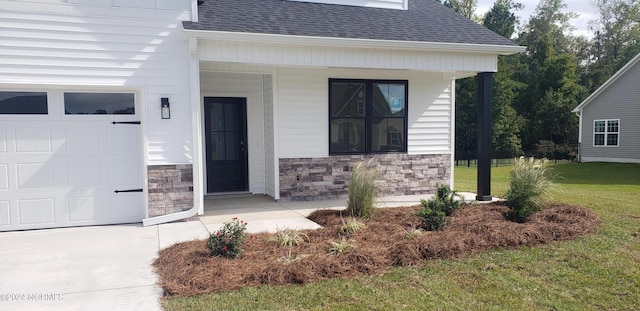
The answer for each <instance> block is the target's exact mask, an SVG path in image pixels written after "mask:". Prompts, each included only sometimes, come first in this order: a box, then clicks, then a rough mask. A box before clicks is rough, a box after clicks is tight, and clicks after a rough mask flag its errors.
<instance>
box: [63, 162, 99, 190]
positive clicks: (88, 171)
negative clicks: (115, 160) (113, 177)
mask: <svg viewBox="0 0 640 311" xmlns="http://www.w3.org/2000/svg"><path fill="white" fill-rule="evenodd" d="M66 167H67V172H66V173H67V174H66V175H67V183H66V184H67V186H69V187H95V186H97V185H100V184H101V181H100V162H98V161H73V162H69V163H67V165H66Z"/></svg>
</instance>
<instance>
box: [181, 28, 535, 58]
mask: <svg viewBox="0 0 640 311" xmlns="http://www.w3.org/2000/svg"><path fill="white" fill-rule="evenodd" d="M184 33H185V36H186V37H194V38H198V39H210V40H221V41H241V42H252V43H279V44H296V45H306V46H322V47H349V48H371V49H387V50H419V51H437V52H464V53H481V54H497V55H511V54H515V53H520V52H524V51H525V50H526V47H524V46H517V45H489V44H469V43H449V42H420V41H401V40H398V41H395V40H372V39H354V38H333V37H310V36H292V35H279V34H261V33H249V32H228V31H212V30H192V29H185V30H184Z"/></svg>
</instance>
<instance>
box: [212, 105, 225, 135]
mask: <svg viewBox="0 0 640 311" xmlns="http://www.w3.org/2000/svg"><path fill="white" fill-rule="evenodd" d="M212 105H213V109H210V110H209V111H211V130H212V131H224V104H220V103H213V104H212Z"/></svg>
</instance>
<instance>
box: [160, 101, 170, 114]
mask: <svg viewBox="0 0 640 311" xmlns="http://www.w3.org/2000/svg"><path fill="white" fill-rule="evenodd" d="M160 114H161V115H162V118H163V119H171V108H170V107H169V98H168V97H162V98H160Z"/></svg>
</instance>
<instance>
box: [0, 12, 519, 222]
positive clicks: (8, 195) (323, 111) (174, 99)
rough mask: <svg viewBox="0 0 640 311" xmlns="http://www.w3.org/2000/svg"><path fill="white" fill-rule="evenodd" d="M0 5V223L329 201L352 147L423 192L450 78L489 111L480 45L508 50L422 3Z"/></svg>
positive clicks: (444, 158)
mask: <svg viewBox="0 0 640 311" xmlns="http://www.w3.org/2000/svg"><path fill="white" fill-rule="evenodd" d="M336 3H340V4H336ZM0 16H1V17H2V18H1V19H0V29H1V32H0V231H6V230H22V229H36V228H53V227H67V226H85V225H97V224H115V223H131V222H141V221H142V222H143V224H145V225H150V224H157V223H161V222H167V221H173V220H178V219H183V218H188V217H191V216H194V215H196V214H198V213H202V212H203V200H204V196H205V195H210V194H218V193H230V192H231V193H237V192H240V193H251V194H261V195H267V196H270V197H272V198H273V199H276V200H318V199H329V198H339V197H343V196H345V194H346V183H347V179H348V177H349V174H350V173H349V171H350V169H351V168H352V166H353V164H354V163H355V162H357V161H362V160H365V161H371V163H372V165H376V167H377V169H378V171H379V174H380V180H379V185H380V187H381V189H382V192H383V193H384V194H386V195H402V194H423V193H432V192H433V191H434V188H435V186H436V184H437V183H446V184H452V181H453V176H452V171H453V170H452V168H453V159H454V157H453V150H454V146H453V143H454V139H453V135H454V128H455V126H454V124H453V122H454V109H453V108H454V98H455V96H454V90H455V87H454V85H455V79H457V78H462V77H468V76H472V75H476V74H479V76H480V77H481V79H480V80H481V84H482V85H481V89H483V88H482V86H484V89H485V90H489V91H488V94H486V93H487V92H484V93H483V94H485V95H483V96H481V98H480V99H479V101H480V103H481V106H482V107H484V108H485V110H486V109H490V98H491V96H490V86H491V74H492V73H493V72H495V71H497V56H498V55H506V54H513V53H516V52H520V51H522V50H523V49H522V48H521V47H519V46H516V45H514V44H513V43H512V42H511V41H509V40H507V39H505V38H502V37H500V36H498V35H496V34H494V33H492V32H490V31H488V30H486V29H485V28H483V27H481V26H479V25H477V24H475V23H473V22H471V21H469V20H467V19H466V18H464V17H462V16H460V15H458V14H456V13H454V12H451V11H450V10H448V9H446V8H444V7H443V6H442V5H440V4H439V3H437V2H435V1H432V0H376V1H364V0H346V1H334V0H315V1H308V2H303V1H297V0H286V1H282V0H242V1H239V0H215V1H213V0H210V1H204V2H202V3H201V1H195V0H141V1H124V0H25V1H7V0H0ZM488 111H489V112H490V110H488ZM487 122H488V123H487ZM483 123H484V124H489V125H490V113H489V119H488V121H487V119H485V121H484V122H483ZM488 137H490V133H489V136H488ZM486 149H488V150H490V148H489V147H487V148H486ZM487 180H488V179H487ZM484 191H488V188H486V190H483V192H484ZM488 194H489V193H488V192H487V193H486V195H488Z"/></svg>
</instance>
